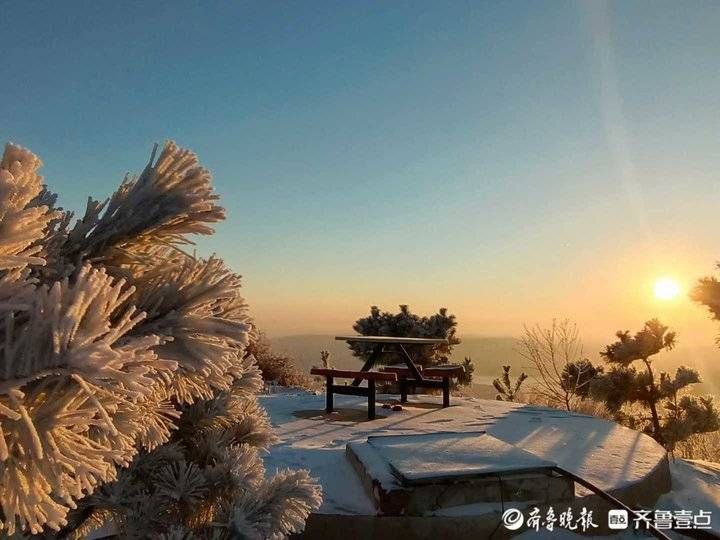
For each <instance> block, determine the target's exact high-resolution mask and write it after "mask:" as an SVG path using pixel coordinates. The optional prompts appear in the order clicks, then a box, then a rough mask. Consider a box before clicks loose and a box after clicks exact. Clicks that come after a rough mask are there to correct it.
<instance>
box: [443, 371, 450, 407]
mask: <svg viewBox="0 0 720 540" xmlns="http://www.w3.org/2000/svg"><path fill="white" fill-rule="evenodd" d="M449 406H450V377H443V408H444V407H449Z"/></svg>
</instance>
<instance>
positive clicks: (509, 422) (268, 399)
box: [260, 391, 665, 515]
mask: <svg viewBox="0 0 720 540" xmlns="http://www.w3.org/2000/svg"><path fill="white" fill-rule="evenodd" d="M382 398H383V396H380V397H379V400H382ZM260 400H261V402H262V404H263V406H264V407H265V408H266V409H267V410H268V412H269V414H270V417H271V421H272V423H273V425H274V427H275V433H276V434H277V435H278V436H279V437H280V442H279V443H278V444H276V445H275V446H273V447H272V448H271V450H270V454H269V456H267V458H266V464H267V466H268V468H269V469H270V470H272V469H273V468H285V467H290V468H308V469H310V470H311V472H312V474H313V476H315V477H317V478H318V479H319V480H320V482H321V484H322V486H323V491H324V502H323V505H322V507H321V508H320V512H321V513H327V514H343V513H347V514H361V515H374V514H375V512H376V510H375V507H374V504H373V502H372V501H371V500H370V499H369V498H368V497H367V496H366V495H365V492H364V490H363V488H362V485H361V483H360V480H359V479H358V477H357V475H356V473H355V471H354V469H353V468H352V466H351V465H350V463H349V462H348V460H347V459H346V457H345V445H346V444H347V443H348V442H353V441H357V442H364V441H365V440H366V439H367V437H368V436H376V435H403V434H418V433H436V432H439V431H452V432H471V431H481V430H484V431H486V432H487V433H489V434H490V435H492V436H493V437H496V438H497V439H500V440H501V441H504V442H506V443H509V444H512V445H515V446H517V447H518V448H521V449H523V450H525V451H527V452H530V453H532V454H534V455H535V456H537V457H539V458H541V459H545V460H547V461H551V462H554V463H557V464H558V465H559V466H560V467H562V468H564V469H566V470H568V471H570V472H573V473H575V474H577V475H579V476H581V477H583V478H585V479H587V480H588V481H590V482H592V483H594V484H596V485H597V486H599V487H600V488H602V489H606V490H612V489H614V488H618V487H621V486H624V485H627V484H628V483H635V482H637V481H640V480H642V479H643V478H645V477H646V475H648V474H649V473H650V472H651V471H653V470H654V469H655V468H656V467H658V466H659V464H660V463H661V461H662V460H663V459H664V456H665V452H664V450H663V449H662V447H660V446H659V445H658V444H657V443H656V442H655V441H653V440H652V439H651V438H650V437H647V436H646V435H643V434H641V433H638V432H636V431H633V430H630V429H627V428H624V427H621V426H619V425H617V424H615V423H613V422H608V421H605V420H602V419H599V418H594V417H591V416H587V415H582V414H576V413H568V412H564V411H560V410H557V409H550V408H546V407H534V406H530V405H523V404H516V403H506V402H502V401H492V400H481V399H476V398H453V400H452V404H453V406H452V407H449V408H447V409H442V408H440V407H439V404H440V398H439V396H425V395H423V396H411V398H410V403H408V404H407V405H406V406H405V407H404V409H403V410H402V411H391V410H388V409H381V408H378V413H379V415H383V416H384V417H378V418H377V419H376V420H373V421H367V420H366V411H367V400H366V398H364V397H355V396H336V398H335V406H336V411H337V412H336V413H333V415H331V417H327V416H326V415H325V413H324V407H325V396H324V395H314V394H312V393H307V392H299V391H297V392H280V393H275V394H268V395H264V396H261V398H260Z"/></svg>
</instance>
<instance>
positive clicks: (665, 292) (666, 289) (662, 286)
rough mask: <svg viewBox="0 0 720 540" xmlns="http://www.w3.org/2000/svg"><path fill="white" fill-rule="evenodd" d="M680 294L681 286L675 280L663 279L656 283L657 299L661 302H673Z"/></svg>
mask: <svg viewBox="0 0 720 540" xmlns="http://www.w3.org/2000/svg"><path fill="white" fill-rule="evenodd" d="M679 294H680V284H679V283H678V282H677V281H676V280H674V279H673V278H669V277H663V278H660V279H658V280H657V281H656V282H655V297H656V298H659V299H660V300H672V299H673V298H677V296H678V295H679Z"/></svg>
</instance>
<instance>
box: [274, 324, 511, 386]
mask: <svg viewBox="0 0 720 540" xmlns="http://www.w3.org/2000/svg"><path fill="white" fill-rule="evenodd" d="M271 342H272V345H273V349H275V350H277V351H278V352H284V353H286V354H288V355H290V356H292V357H293V358H294V359H295V361H296V363H297V365H298V367H299V368H301V369H303V370H309V369H310V367H311V366H312V365H314V364H319V363H320V351H321V350H323V349H325V350H328V351H330V353H331V355H332V356H331V361H332V364H333V366H335V367H338V368H352V369H358V368H359V367H360V366H361V365H362V362H361V361H360V360H359V359H358V358H356V357H354V356H352V353H351V352H350V350H349V349H348V347H347V344H346V343H345V342H343V341H336V340H335V339H334V336H331V335H298V336H285V337H281V338H275V339H272V340H271ZM466 356H469V357H471V358H472V359H473V362H474V364H475V374H476V379H475V380H476V382H478V383H480V382H489V381H488V378H489V379H492V378H494V377H497V376H498V374H499V373H500V372H501V370H502V368H501V366H503V365H504V364H508V363H509V364H510V365H518V366H519V365H520V364H521V359H520V357H519V355H518V353H517V351H516V349H515V339H514V338H509V337H469V338H463V340H462V343H461V344H460V345H458V346H456V347H455V349H454V350H453V358H452V360H453V361H455V362H460V361H462V359H463V358H464V357H466Z"/></svg>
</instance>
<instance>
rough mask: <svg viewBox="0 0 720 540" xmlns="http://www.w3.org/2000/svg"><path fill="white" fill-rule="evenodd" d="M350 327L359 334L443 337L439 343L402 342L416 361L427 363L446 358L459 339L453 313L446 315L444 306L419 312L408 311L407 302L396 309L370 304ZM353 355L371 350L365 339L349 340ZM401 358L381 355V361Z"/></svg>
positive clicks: (367, 352) (365, 356) (365, 353)
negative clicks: (443, 341) (444, 341)
mask: <svg viewBox="0 0 720 540" xmlns="http://www.w3.org/2000/svg"><path fill="white" fill-rule="evenodd" d="M353 329H354V330H355V331H356V332H357V333H358V334H360V335H363V336H393V337H416V338H441V339H447V340H448V343H447V344H442V345H415V346H406V347H405V348H406V350H407V352H408V354H409V355H410V356H411V357H412V359H413V362H415V363H416V364H418V365H420V366H423V367H428V366H434V365H437V364H444V363H447V362H448V359H449V358H450V355H451V354H452V349H453V347H454V346H455V345H457V344H459V343H460V339H459V338H458V337H457V336H456V335H455V333H456V331H457V320H456V319H455V315H449V314H448V312H447V309H446V308H440V309H439V310H438V312H437V313H435V314H434V315H431V316H429V317H427V316H420V315H416V314H415V313H412V312H411V311H410V308H409V307H408V306H407V305H401V306H400V311H399V312H398V313H391V312H389V311H382V312H381V311H380V308H378V307H377V306H372V307H371V308H370V315H369V316H368V317H361V318H360V319H358V320H357V321H356V322H355V324H354V325H353ZM348 345H349V347H350V349H351V350H352V352H353V355H354V356H357V357H359V358H362V359H367V357H368V356H369V355H370V354H371V352H372V350H373V348H374V347H373V345H372V344H369V343H349V344H348ZM403 360H404V359H403V358H401V357H399V356H396V355H394V354H388V355H385V356H384V357H383V358H381V361H382V362H385V363H396V362H401V361H403Z"/></svg>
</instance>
